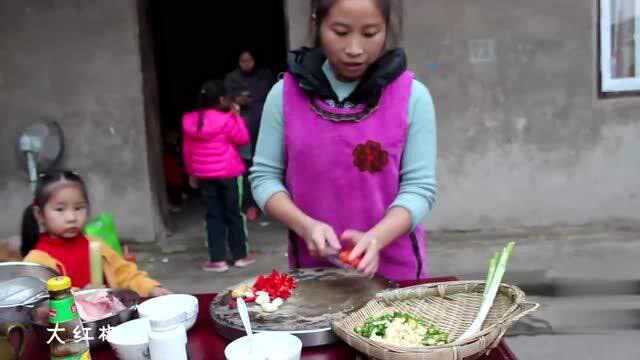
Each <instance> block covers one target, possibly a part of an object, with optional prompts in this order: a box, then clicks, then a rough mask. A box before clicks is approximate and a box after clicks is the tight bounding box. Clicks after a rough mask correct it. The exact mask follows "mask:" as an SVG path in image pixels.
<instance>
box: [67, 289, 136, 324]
mask: <svg viewBox="0 0 640 360" xmlns="http://www.w3.org/2000/svg"><path fill="white" fill-rule="evenodd" d="M75 300H76V306H77V308H78V313H79V314H80V318H81V319H82V320H84V321H97V320H102V319H105V318H108V317H109V316H112V315H115V314H117V313H119V312H120V311H122V310H124V309H125V307H124V305H122V302H120V300H118V299H117V298H116V297H114V296H112V295H111V294H109V293H107V292H97V293H92V294H86V295H76V296H75Z"/></svg>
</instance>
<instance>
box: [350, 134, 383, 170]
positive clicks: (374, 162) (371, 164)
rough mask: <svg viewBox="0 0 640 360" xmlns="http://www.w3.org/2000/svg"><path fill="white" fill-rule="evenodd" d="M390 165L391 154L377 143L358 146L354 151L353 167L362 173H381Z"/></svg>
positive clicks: (369, 142) (370, 142)
mask: <svg viewBox="0 0 640 360" xmlns="http://www.w3.org/2000/svg"><path fill="white" fill-rule="evenodd" d="M387 163H389V153H388V152H387V151H386V150H384V149H383V148H382V145H380V143H379V142H377V141H371V140H369V141H367V142H366V143H364V144H358V146H356V148H355V149H353V165H355V166H356V167H357V168H358V169H360V171H362V172H365V171H368V172H371V173H375V172H380V171H382V169H384V167H385V166H386V165H387Z"/></svg>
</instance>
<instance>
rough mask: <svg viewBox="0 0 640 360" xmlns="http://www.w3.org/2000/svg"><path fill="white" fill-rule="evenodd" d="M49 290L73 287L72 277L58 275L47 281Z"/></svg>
mask: <svg viewBox="0 0 640 360" xmlns="http://www.w3.org/2000/svg"><path fill="white" fill-rule="evenodd" d="M47 288H48V289H49V291H62V290H66V289H70V288H71V279H70V278H69V277H68V276H56V277H54V278H51V279H49V280H48V281H47Z"/></svg>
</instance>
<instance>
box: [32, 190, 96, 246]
mask: <svg viewBox="0 0 640 360" xmlns="http://www.w3.org/2000/svg"><path fill="white" fill-rule="evenodd" d="M35 212H36V218H37V219H38V220H39V221H40V222H41V223H42V224H43V225H44V227H45V229H46V231H47V232H48V233H50V234H52V235H55V236H58V237H61V238H73V237H75V236H78V235H79V234H80V233H81V232H82V229H83V228H84V226H85V224H86V223H87V215H88V206H87V200H86V199H85V197H84V194H83V193H82V190H80V188H79V187H78V186H76V185H72V184H69V185H65V186H63V187H61V188H59V189H57V190H55V191H54V193H53V194H51V197H50V198H49V201H48V202H47V203H46V204H45V205H44V207H43V208H42V209H36V210H35Z"/></svg>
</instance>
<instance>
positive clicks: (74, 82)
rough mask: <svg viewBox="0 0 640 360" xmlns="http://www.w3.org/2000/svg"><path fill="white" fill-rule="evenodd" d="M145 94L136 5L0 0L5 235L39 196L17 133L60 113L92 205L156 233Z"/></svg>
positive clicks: (134, 229) (138, 233)
mask: <svg viewBox="0 0 640 360" xmlns="http://www.w3.org/2000/svg"><path fill="white" fill-rule="evenodd" d="M143 100H144V99H143V80H142V72H141V60H140V45H139V34H138V12H137V9H136V2H135V1H128V0H117V1H79V0H73V1H62V2H60V1H42V0H26V1H9V0H5V1H0V114H1V115H0V116H1V117H2V120H1V122H2V125H3V127H2V131H0V204H1V205H0V238H2V237H4V236H6V235H9V234H12V233H17V229H18V226H19V222H20V214H21V211H22V209H23V208H24V207H25V206H26V204H27V203H29V202H30V201H31V196H30V193H29V189H28V183H27V178H26V175H25V171H24V169H22V168H21V167H20V166H19V165H18V163H17V162H16V154H15V151H14V149H15V141H16V137H17V134H18V133H19V131H20V130H21V129H22V128H23V127H25V126H26V125H28V124H29V123H31V122H33V121H36V120H39V119H54V120H57V121H58V122H59V123H60V124H61V125H62V127H63V129H64V131H65V134H66V139H67V143H66V145H67V153H66V155H65V158H64V162H63V165H64V166H65V167H68V168H72V169H76V170H78V171H79V172H80V173H81V174H82V175H84V177H85V179H86V180H87V182H88V185H89V187H90V192H91V197H92V201H93V210H94V211H95V212H97V211H110V212H113V213H114V214H115V215H116V218H117V221H118V223H119V228H120V231H121V233H122V236H123V237H129V238H135V239H137V240H140V241H148V240H153V239H155V238H156V235H157V234H158V233H159V232H160V230H159V229H160V228H161V221H160V217H159V215H158V212H157V208H158V206H157V201H156V200H155V199H154V197H153V195H152V192H151V190H150V189H151V187H150V178H149V175H148V174H149V163H148V159H149V158H148V157H147V143H146V137H147V135H146V133H147V131H146V127H145V120H144V116H145V113H144V101H143Z"/></svg>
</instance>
